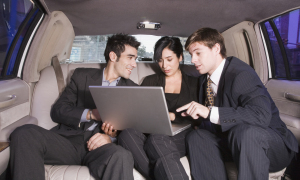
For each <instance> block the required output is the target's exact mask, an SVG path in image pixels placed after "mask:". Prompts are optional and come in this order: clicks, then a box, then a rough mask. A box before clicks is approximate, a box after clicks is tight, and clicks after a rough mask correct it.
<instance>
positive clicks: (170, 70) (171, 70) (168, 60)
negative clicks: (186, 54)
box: [158, 48, 182, 76]
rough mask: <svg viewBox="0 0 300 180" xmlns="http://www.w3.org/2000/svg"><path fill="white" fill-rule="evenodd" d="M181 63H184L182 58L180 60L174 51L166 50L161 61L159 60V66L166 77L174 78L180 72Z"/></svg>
mask: <svg viewBox="0 0 300 180" xmlns="http://www.w3.org/2000/svg"><path fill="white" fill-rule="evenodd" d="M180 61H182V56H180V58H178V57H177V56H176V54H175V53H174V52H173V51H171V50H170V49H169V48H165V49H164V50H163V51H162V55H161V59H159V60H158V65H159V67H160V69H161V70H162V72H164V73H165V75H166V76H172V75H174V74H175V73H176V72H177V71H178V70H179V62H180Z"/></svg>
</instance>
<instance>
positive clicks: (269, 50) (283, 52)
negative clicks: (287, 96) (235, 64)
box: [259, 8, 300, 81]
mask: <svg viewBox="0 0 300 180" xmlns="http://www.w3.org/2000/svg"><path fill="white" fill-rule="evenodd" d="M298 9H299V10H300V8H297V9H293V10H290V11H288V12H285V13H283V14H280V15H277V16H274V17H272V18H269V19H267V20H264V21H262V22H260V23H259V27H260V28H261V30H262V35H263V37H264V39H265V43H264V46H266V47H265V48H266V50H267V52H266V53H268V56H269V59H270V67H271V73H272V77H269V79H279V80H291V81H300V77H299V78H291V73H290V72H291V71H290V66H289V60H288V57H287V53H286V49H285V47H284V44H283V41H282V39H281V36H280V34H279V31H278V28H277V27H276V25H275V22H274V19H276V18H277V17H280V16H284V15H286V14H289V13H290V12H292V11H295V10H298ZM299 16H300V15H299ZM266 22H269V23H270V25H271V28H272V30H273V32H274V34H275V37H276V40H277V42H278V45H279V48H280V52H281V55H282V59H283V62H284V67H285V73H286V77H278V76H276V74H275V61H274V56H273V51H272V46H271V42H270V37H269V34H268V32H267V29H266V26H265V23H266ZM299 28H300V25H298V30H299V31H300V29H299ZM298 36H299V33H298ZM298 38H299V37H298ZM297 41H298V39H297Z"/></svg>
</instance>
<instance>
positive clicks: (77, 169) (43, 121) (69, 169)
mask: <svg viewBox="0 0 300 180" xmlns="http://www.w3.org/2000/svg"><path fill="white" fill-rule="evenodd" d="M102 66H104V64H91V63H89V64H63V65H62V66H61V67H62V71H63V74H64V78H65V84H67V83H68V82H69V81H70V77H71V76H72V74H73V72H74V70H75V69H76V68H78V67H85V68H91V67H92V68H100V67H102ZM182 70H183V71H184V72H186V73H187V74H189V75H193V76H199V73H198V71H197V70H195V67H194V66H188V65H186V66H183V67H182ZM159 71H160V70H159V68H158V66H157V65H156V64H155V63H142V62H141V63H137V68H135V69H134V70H133V71H132V74H131V77H130V78H131V79H132V80H133V81H134V82H136V83H138V84H140V83H141V82H142V81H143V79H144V77H145V76H147V75H150V74H154V73H155V72H159ZM58 96H59V95H58V88H57V82H56V78H55V73H54V70H53V67H52V66H49V67H47V68H45V69H43V70H42V71H41V76H40V80H39V82H38V83H37V84H36V86H35V89H34V93H33V99H32V111H31V115H32V116H33V117H35V118H36V119H37V120H38V125H39V126H41V127H43V128H46V129H51V128H52V127H54V126H55V125H56V123H54V122H53V121H52V120H51V118H50V109H51V106H52V104H53V103H54V102H55V101H56V100H57V98H58ZM181 162H182V164H183V166H184V168H185V170H186V172H187V174H188V175H189V177H190V167H189V163H188V160H187V158H186V157H183V158H181ZM226 168H227V170H228V176H229V179H231V180H235V179H237V170H236V167H235V165H234V164H233V163H231V164H230V163H229V164H226ZM284 170H285V169H284ZM284 170H282V171H280V172H277V173H270V179H280V177H281V175H282V174H283V173H284ZM45 174H46V177H45V179H47V180H53V179H55V180H74V179H80V180H89V179H94V178H93V177H92V176H91V175H90V173H89V170H88V168H87V167H86V166H74V165H69V166H67V165H65V166H58V165H55V166H53V165H45ZM133 174H134V179H135V180H144V179H145V178H144V177H143V176H142V175H141V174H140V173H139V172H137V171H136V170H135V169H133ZM190 179H191V177H190Z"/></svg>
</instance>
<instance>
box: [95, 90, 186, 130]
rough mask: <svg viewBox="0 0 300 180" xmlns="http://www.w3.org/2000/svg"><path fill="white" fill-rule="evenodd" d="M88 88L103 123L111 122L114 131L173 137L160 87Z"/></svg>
mask: <svg viewBox="0 0 300 180" xmlns="http://www.w3.org/2000/svg"><path fill="white" fill-rule="evenodd" d="M89 88H90V91H91V94H92V96H93V99H94V101H95V104H96V106H97V109H98V111H99V114H100V116H101V119H102V121H103V122H105V123H110V124H111V125H113V126H114V129H117V130H123V129H126V128H134V129H137V130H139V131H140V132H142V133H155V134H166V135H169V136H172V135H174V134H173V130H172V126H171V122H170V119H169V113H168V108H167V103H166V100H165V96H164V92H163V88H162V87H139V86H138V87H135V86H134V87H131V86H90V87H89ZM181 126H184V125H181ZM186 128H188V127H186ZM186 128H184V129H186ZM179 129H180V128H179ZM176 130H177V131H178V128H176ZM181 131H182V130H179V131H178V132H181Z"/></svg>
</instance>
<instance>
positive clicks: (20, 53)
mask: <svg viewBox="0 0 300 180" xmlns="http://www.w3.org/2000/svg"><path fill="white" fill-rule="evenodd" d="M33 2H34V5H33V8H32V9H31V10H30V12H29V13H28V15H27V16H26V18H25V19H24V21H23V22H22V23H21V24H20V26H19V28H18V31H17V33H16V35H15V36H14V38H13V40H12V42H11V45H10V47H9V49H8V51H7V54H6V56H5V59H4V64H3V69H2V72H1V75H0V81H3V80H9V79H14V78H16V77H17V76H18V71H19V66H20V63H21V59H22V56H23V53H24V50H25V48H26V46H27V44H28V43H29V39H30V37H31V35H32V33H33V32H34V29H35V28H36V26H37V25H38V23H39V21H40V20H41V21H43V20H44V17H45V16H43V15H44V14H45V9H44V8H43V6H41V4H40V2H37V1H36V0H33ZM37 10H39V11H38V12H37V14H36V16H35V17H34V19H33V20H32V23H31V25H30V26H29V27H28V30H27V31H26V33H25V35H24V38H23V40H22V42H21V45H20V47H19V50H18V53H17V56H16V60H15V63H14V67H13V71H12V74H11V75H6V73H7V71H8V67H9V64H10V61H11V57H12V55H13V52H14V50H15V47H16V45H17V43H18V41H19V39H20V36H21V35H22V32H23V30H24V28H25V27H26V25H27V23H28V22H29V20H30V19H31V18H32V16H33V15H34V14H35V13H36V11H37ZM41 18H42V19H41ZM39 26H40V24H39ZM37 28H39V27H37ZM35 32H36V31H35ZM34 36H35V35H34ZM31 43H32V41H31V42H30V44H29V48H30V45H31ZM27 52H28V51H27ZM26 57H27V54H26V55H25V59H26ZM22 71H23V68H22Z"/></svg>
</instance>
